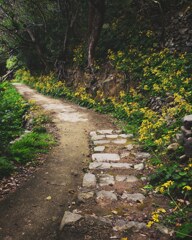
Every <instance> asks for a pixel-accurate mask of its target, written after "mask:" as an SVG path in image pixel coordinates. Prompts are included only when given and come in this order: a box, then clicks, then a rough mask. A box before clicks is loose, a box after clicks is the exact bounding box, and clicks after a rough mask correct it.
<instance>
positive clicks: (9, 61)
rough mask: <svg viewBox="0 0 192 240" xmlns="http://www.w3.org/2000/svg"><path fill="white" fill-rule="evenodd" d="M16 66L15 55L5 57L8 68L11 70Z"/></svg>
mask: <svg viewBox="0 0 192 240" xmlns="http://www.w3.org/2000/svg"><path fill="white" fill-rule="evenodd" d="M16 67H18V59H17V57H16V56H11V57H10V58H8V59H7V62H6V68H7V69H8V70H12V69H15V68H16Z"/></svg>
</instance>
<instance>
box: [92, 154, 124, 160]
mask: <svg viewBox="0 0 192 240" xmlns="http://www.w3.org/2000/svg"><path fill="white" fill-rule="evenodd" d="M92 160H93V161H97V162H117V161H120V156H119V154H116V153H94V154H92Z"/></svg>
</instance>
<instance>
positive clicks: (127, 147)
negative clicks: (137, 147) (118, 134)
mask: <svg viewBox="0 0 192 240" xmlns="http://www.w3.org/2000/svg"><path fill="white" fill-rule="evenodd" d="M125 148H126V149H127V150H128V151H131V150H132V149H133V148H134V147H133V144H128V145H127V146H125Z"/></svg>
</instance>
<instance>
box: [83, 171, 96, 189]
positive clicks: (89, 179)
mask: <svg viewBox="0 0 192 240" xmlns="http://www.w3.org/2000/svg"><path fill="white" fill-rule="evenodd" d="M83 187H87V188H89V187H96V177H95V175H94V174H92V173H86V174H85V175H84V177H83Z"/></svg>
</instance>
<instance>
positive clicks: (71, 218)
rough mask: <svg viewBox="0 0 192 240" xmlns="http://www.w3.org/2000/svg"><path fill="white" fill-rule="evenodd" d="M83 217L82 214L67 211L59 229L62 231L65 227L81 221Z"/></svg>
mask: <svg viewBox="0 0 192 240" xmlns="http://www.w3.org/2000/svg"><path fill="white" fill-rule="evenodd" d="M82 217H83V216H81V215H80V214H76V213H72V212H69V211H66V212H65V213H64V216H63V219H62V221H61V224H60V227H59V229H60V231H61V230H62V229H63V227H64V226H65V225H69V224H73V223H75V222H77V221H79V220H80V219H81V218H82Z"/></svg>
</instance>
